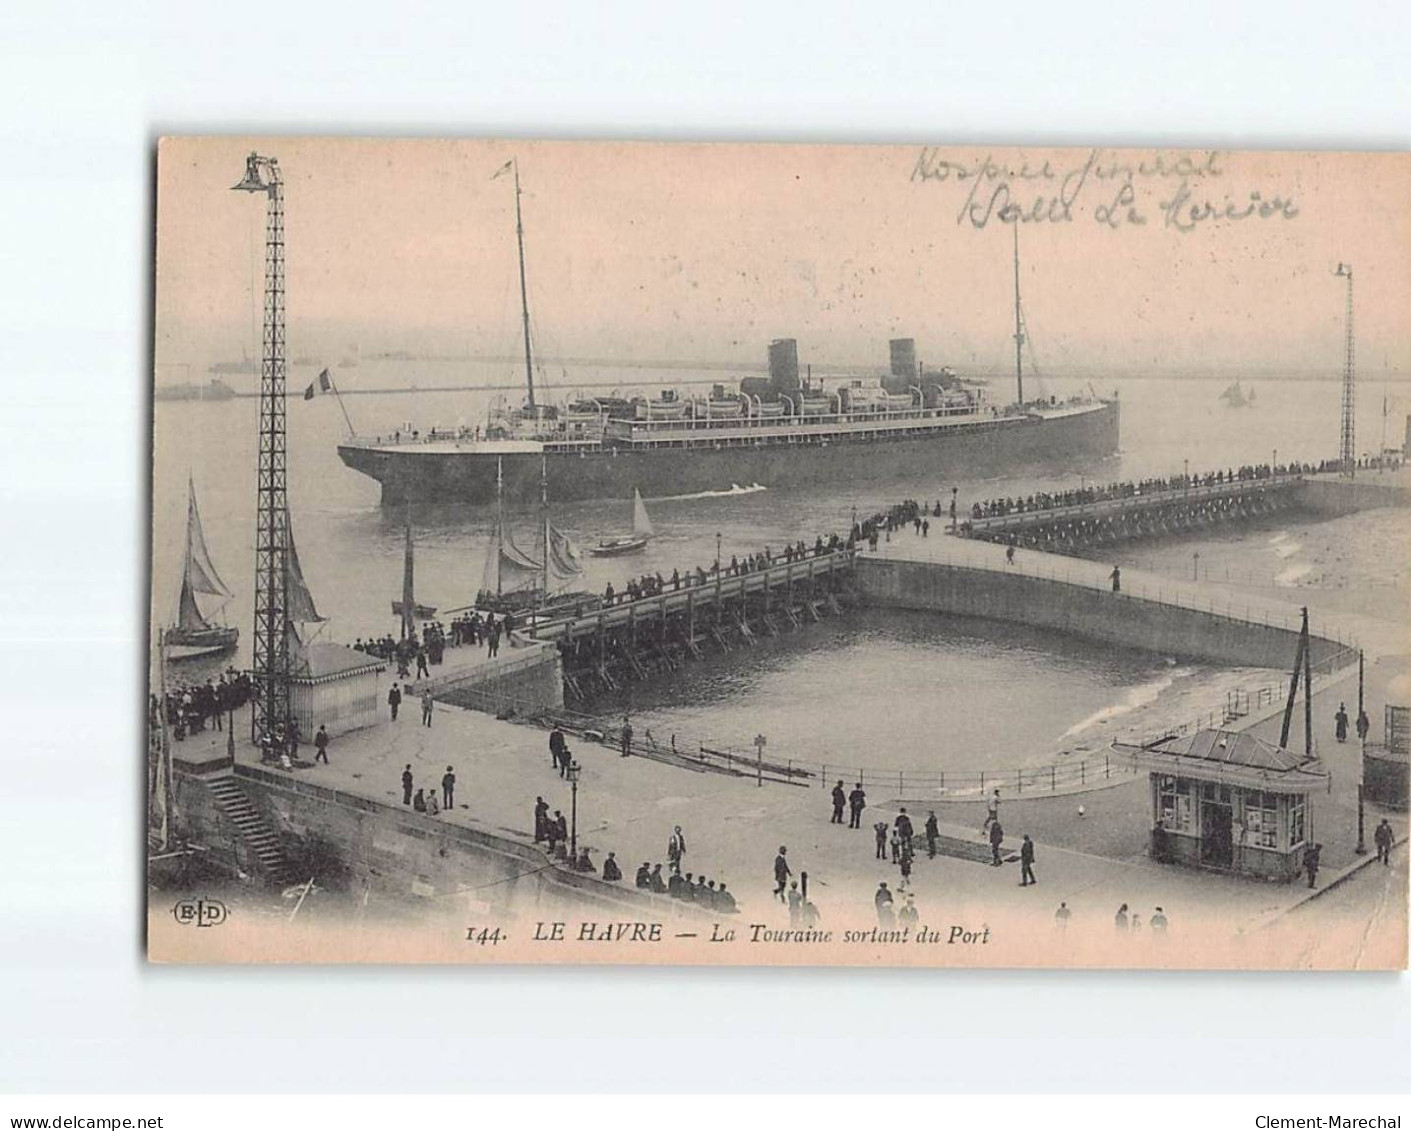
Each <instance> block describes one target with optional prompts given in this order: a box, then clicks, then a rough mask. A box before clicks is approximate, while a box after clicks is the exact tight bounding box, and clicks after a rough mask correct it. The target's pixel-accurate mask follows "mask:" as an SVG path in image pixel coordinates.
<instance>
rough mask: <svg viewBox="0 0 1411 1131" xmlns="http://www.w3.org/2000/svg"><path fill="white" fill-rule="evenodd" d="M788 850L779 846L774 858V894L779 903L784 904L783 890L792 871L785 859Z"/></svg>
mask: <svg viewBox="0 0 1411 1131" xmlns="http://www.w3.org/2000/svg"><path fill="white" fill-rule="evenodd" d="M788 853H789V850H788V848H786V847H785V846H784V845H782V844H781V845H780V846H779V855H778V856H776V857H775V858H774V894H775V895H777V896H778V897H779V902H780V903H784V902H785V898H784V888H785V887H786V886H787V885H788V883H789V877H790V876H791V875H793V869H792V868H790V867H789V861H788V860H786V859H785V857H786V856H787V855H788Z"/></svg>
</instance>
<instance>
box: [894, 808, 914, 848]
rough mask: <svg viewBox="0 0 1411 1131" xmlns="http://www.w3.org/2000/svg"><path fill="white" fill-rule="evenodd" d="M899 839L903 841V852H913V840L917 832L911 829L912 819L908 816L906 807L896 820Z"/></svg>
mask: <svg viewBox="0 0 1411 1131" xmlns="http://www.w3.org/2000/svg"><path fill="white" fill-rule="evenodd" d="M896 830H897V837H898V838H899V839H900V840H901V847H902V851H903V852H907V853H910V852H911V838H912V837H913V836H914V835H915V830H914V829H912V827H911V818H910V817H908V816H907V815H906V807H905V806H903V807H902V810H901V812H900V813H898V814H897V819H896Z"/></svg>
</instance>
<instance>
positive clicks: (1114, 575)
mask: <svg viewBox="0 0 1411 1131" xmlns="http://www.w3.org/2000/svg"><path fill="white" fill-rule="evenodd" d="M1107 576H1108V577H1110V578H1111V579H1112V592H1114V593H1120V592H1122V567H1121V566H1113V567H1112V572H1111V573H1109V574H1108V575H1107Z"/></svg>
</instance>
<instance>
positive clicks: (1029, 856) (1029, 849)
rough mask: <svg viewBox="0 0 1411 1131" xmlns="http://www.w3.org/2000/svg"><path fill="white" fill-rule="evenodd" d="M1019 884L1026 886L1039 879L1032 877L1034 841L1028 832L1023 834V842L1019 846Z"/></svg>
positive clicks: (1022, 886)
mask: <svg viewBox="0 0 1411 1131" xmlns="http://www.w3.org/2000/svg"><path fill="white" fill-rule="evenodd" d="M1019 866H1020V867H1019V886H1020V887H1021V888H1026V887H1028V886H1029V885H1030V884H1036V883H1038V882H1039V881H1038V880H1037V879H1035V878H1034V842H1033V841H1032V840H1030V839H1029V834H1028V833H1025V834H1024V843H1023V844H1021V845H1020V846H1019Z"/></svg>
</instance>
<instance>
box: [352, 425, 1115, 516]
mask: <svg viewBox="0 0 1411 1131" xmlns="http://www.w3.org/2000/svg"><path fill="white" fill-rule="evenodd" d="M1119 424H1120V409H1119V405H1118V403H1117V402H1116V401H1115V400H1114V401H1107V402H1103V403H1102V404H1101V405H1100V406H1097V407H1095V408H1094V409H1092V410H1091V411H1086V412H1075V413H1070V414H1066V415H1055V416H1051V417H1047V418H1041V417H1037V416H1031V417H1023V418H1015V417H1000V418H996V419H995V420H993V421H985V422H981V423H977V424H975V425H971V426H966V427H964V428H956V429H949V430H946V431H938V432H937V433H935V434H933V435H927V436H909V437H905V438H901V439H885V440H878V439H871V440H859V439H844V438H842V437H839V438H837V439H832V440H830V441H829V442H826V443H816V444H808V445H793V444H772V445H760V446H757V447H726V448H692V449H680V448H677V449H658V450H646V451H636V450H630V449H627V448H623V447H618V448H607V449H606V450H598V449H595V450H592V451H586V452H582V453H572V454H560V453H550V454H549V456H548V459H547V471H548V488H549V497H550V498H552V499H554V500H555V501H556V502H560V501H569V500H582V499H611V498H630V497H631V495H632V492H633V490H634V489H637V490H640V491H641V492H642V493H643V494H644V495H646V496H647V497H648V498H663V497H667V496H672V495H683V494H692V493H695V492H700V491H715V490H728V489H729V488H730V487H732V486H752V485H754V484H760V485H762V486H765V487H769V488H771V489H781V488H792V487H802V486H817V485H819V484H825V483H829V482H835V483H846V484H848V485H855V484H860V483H882V482H888V481H901V482H906V481H911V482H914V481H915V480H916V479H917V478H918V477H924V476H936V477H938V476H947V477H952V478H954V477H957V476H964V477H967V478H969V477H973V476H975V475H986V474H997V473H1003V472H1012V471H1014V470H1016V469H1018V468H1022V467H1027V466H1047V467H1062V466H1074V465H1078V464H1081V463H1085V462H1091V461H1092V460H1093V459H1099V458H1102V457H1104V456H1109V455H1112V454H1113V453H1115V452H1116V451H1117V447H1118V439H1119V431H1120V427H1119ZM338 454H339V456H340V457H341V458H342V460H343V462H344V463H345V464H346V465H347V466H349V467H351V468H353V469H354V470H355V471H359V472H361V473H362V474H364V475H367V476H370V477H371V478H373V479H376V480H377V481H378V482H379V483H380V484H381V485H382V503H383V505H385V506H401V505H404V504H405V503H407V502H417V503H437V502H463V503H472V504H479V503H490V502H493V501H494V500H495V497H496V473H497V463H498V464H502V466H503V472H504V498H505V501H506V502H509V503H525V504H532V503H534V502H537V501H538V500H539V498H540V497H541V490H542V488H541V482H540V475H541V472H540V466H541V457H540V456H539V454H538V453H534V452H514V453H511V454H506V455H503V456H495V455H490V454H486V453H480V452H474V451H469V450H460V451H457V450H447V449H446V448H445V447H444V446H441V447H440V448H439V449H437V448H432V447H431V446H428V445H417V444H405V445H401V446H395V447H394V446H384V447H375V446H361V445H357V444H345V445H341V446H340V447H339V449H338Z"/></svg>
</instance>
